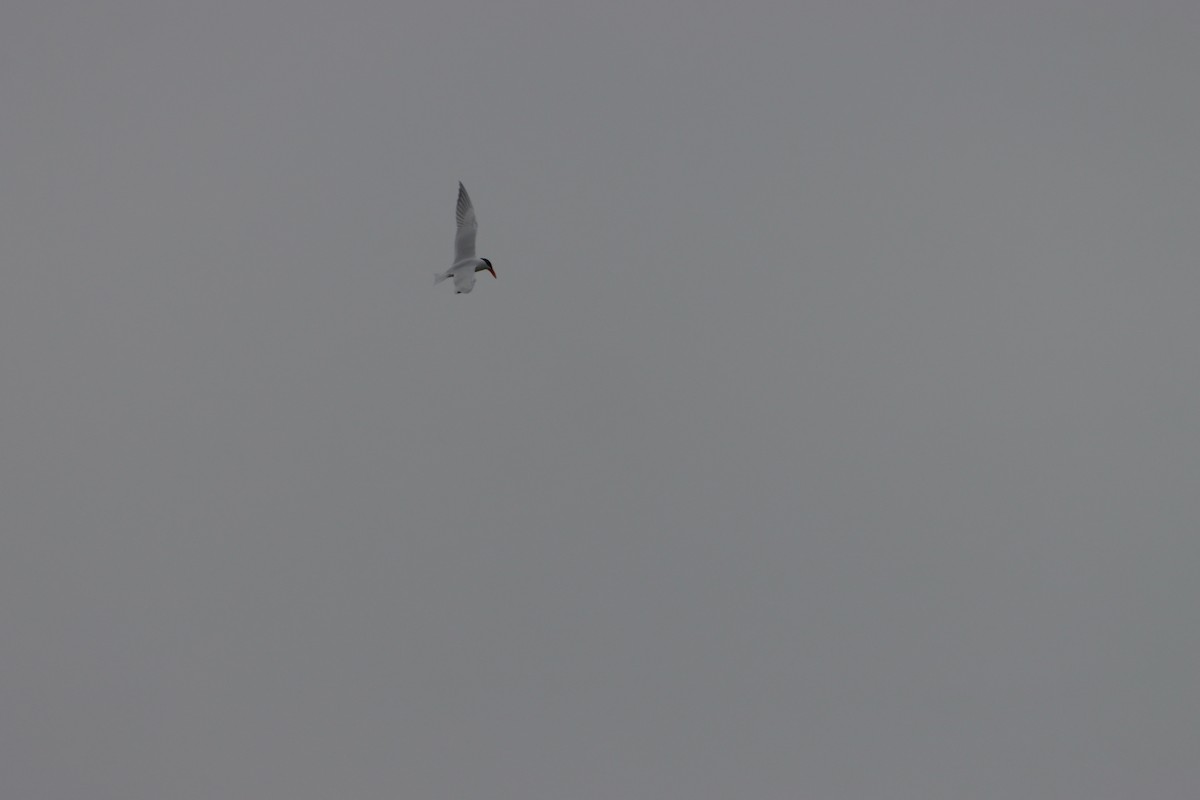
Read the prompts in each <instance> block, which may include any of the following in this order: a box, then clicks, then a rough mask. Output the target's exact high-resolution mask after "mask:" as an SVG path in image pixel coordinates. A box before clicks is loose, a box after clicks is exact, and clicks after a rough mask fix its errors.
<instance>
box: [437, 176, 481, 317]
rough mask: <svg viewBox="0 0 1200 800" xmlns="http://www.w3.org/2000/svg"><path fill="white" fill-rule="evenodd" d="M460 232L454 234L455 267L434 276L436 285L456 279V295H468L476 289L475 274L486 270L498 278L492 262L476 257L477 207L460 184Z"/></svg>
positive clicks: (458, 212) (459, 183) (458, 213)
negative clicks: (448, 279)
mask: <svg viewBox="0 0 1200 800" xmlns="http://www.w3.org/2000/svg"><path fill="white" fill-rule="evenodd" d="M456 216H457V217H458V230H456V231H455V233H454V266H452V267H451V268H450V269H448V270H446V271H445V272H438V273H435V275H434V281H433V282H434V283H435V284H437V283H441V282H442V281H444V280H446V278H454V293H455V294H467V293H468V292H470V291H471V290H472V289H474V288H475V273H476V272H483V271H484V270H485V269H486V270H487V271H488V272H490V273H492V277H493V278H494V277H496V270H494V269H492V262H491V261H488V260H487V259H486V258H476V257H475V231H477V230H479V225H478V223H476V222H475V206H473V205H471V197H470V195H468V194H467V189H466V187H465V186H463V185H462V181H459V182H458V209H457V214H456Z"/></svg>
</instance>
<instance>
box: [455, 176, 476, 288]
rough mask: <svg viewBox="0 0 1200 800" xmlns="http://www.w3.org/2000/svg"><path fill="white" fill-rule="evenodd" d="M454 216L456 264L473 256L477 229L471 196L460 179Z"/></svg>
mask: <svg viewBox="0 0 1200 800" xmlns="http://www.w3.org/2000/svg"><path fill="white" fill-rule="evenodd" d="M455 216H456V217H457V219H458V229H457V230H456V231H455V233H454V263H455V264H457V263H458V262H459V261H462V260H463V259H464V258H474V257H475V231H477V230H479V225H478V224H477V223H476V222H475V206H473V205H471V196H470V195H468V194H467V189H466V187H465V186H463V185H462V181H459V184H458V208H457V209H456V213H455ZM471 277H472V278H474V276H471ZM472 283H474V280H472Z"/></svg>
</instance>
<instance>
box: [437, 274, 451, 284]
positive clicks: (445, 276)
mask: <svg viewBox="0 0 1200 800" xmlns="http://www.w3.org/2000/svg"><path fill="white" fill-rule="evenodd" d="M449 277H450V273H449V272H435V273H433V284H434V286H436V285H437V284H439V283H441V282H442V281H444V280H446V278H449Z"/></svg>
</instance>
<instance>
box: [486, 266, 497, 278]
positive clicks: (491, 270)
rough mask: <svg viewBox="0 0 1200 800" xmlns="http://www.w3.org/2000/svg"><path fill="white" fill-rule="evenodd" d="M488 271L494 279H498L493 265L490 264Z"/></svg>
mask: <svg viewBox="0 0 1200 800" xmlns="http://www.w3.org/2000/svg"><path fill="white" fill-rule="evenodd" d="M487 270H488V272H490V273H492V277H493V278H494V277H496V270H494V269H492V265H491V264H488V268H487Z"/></svg>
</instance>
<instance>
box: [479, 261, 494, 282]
mask: <svg viewBox="0 0 1200 800" xmlns="http://www.w3.org/2000/svg"><path fill="white" fill-rule="evenodd" d="M479 260H480V261H482V262H483V263H482V264H480V265H479V266H478V267H476V268H475V271H476V272H483V271H484V270H485V269H486V270H487V271H488V272H490V273H492V277H493V278H494V277H496V270H494V269H492V262H491V261H488V260H487V259H486V258H481V259H479Z"/></svg>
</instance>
